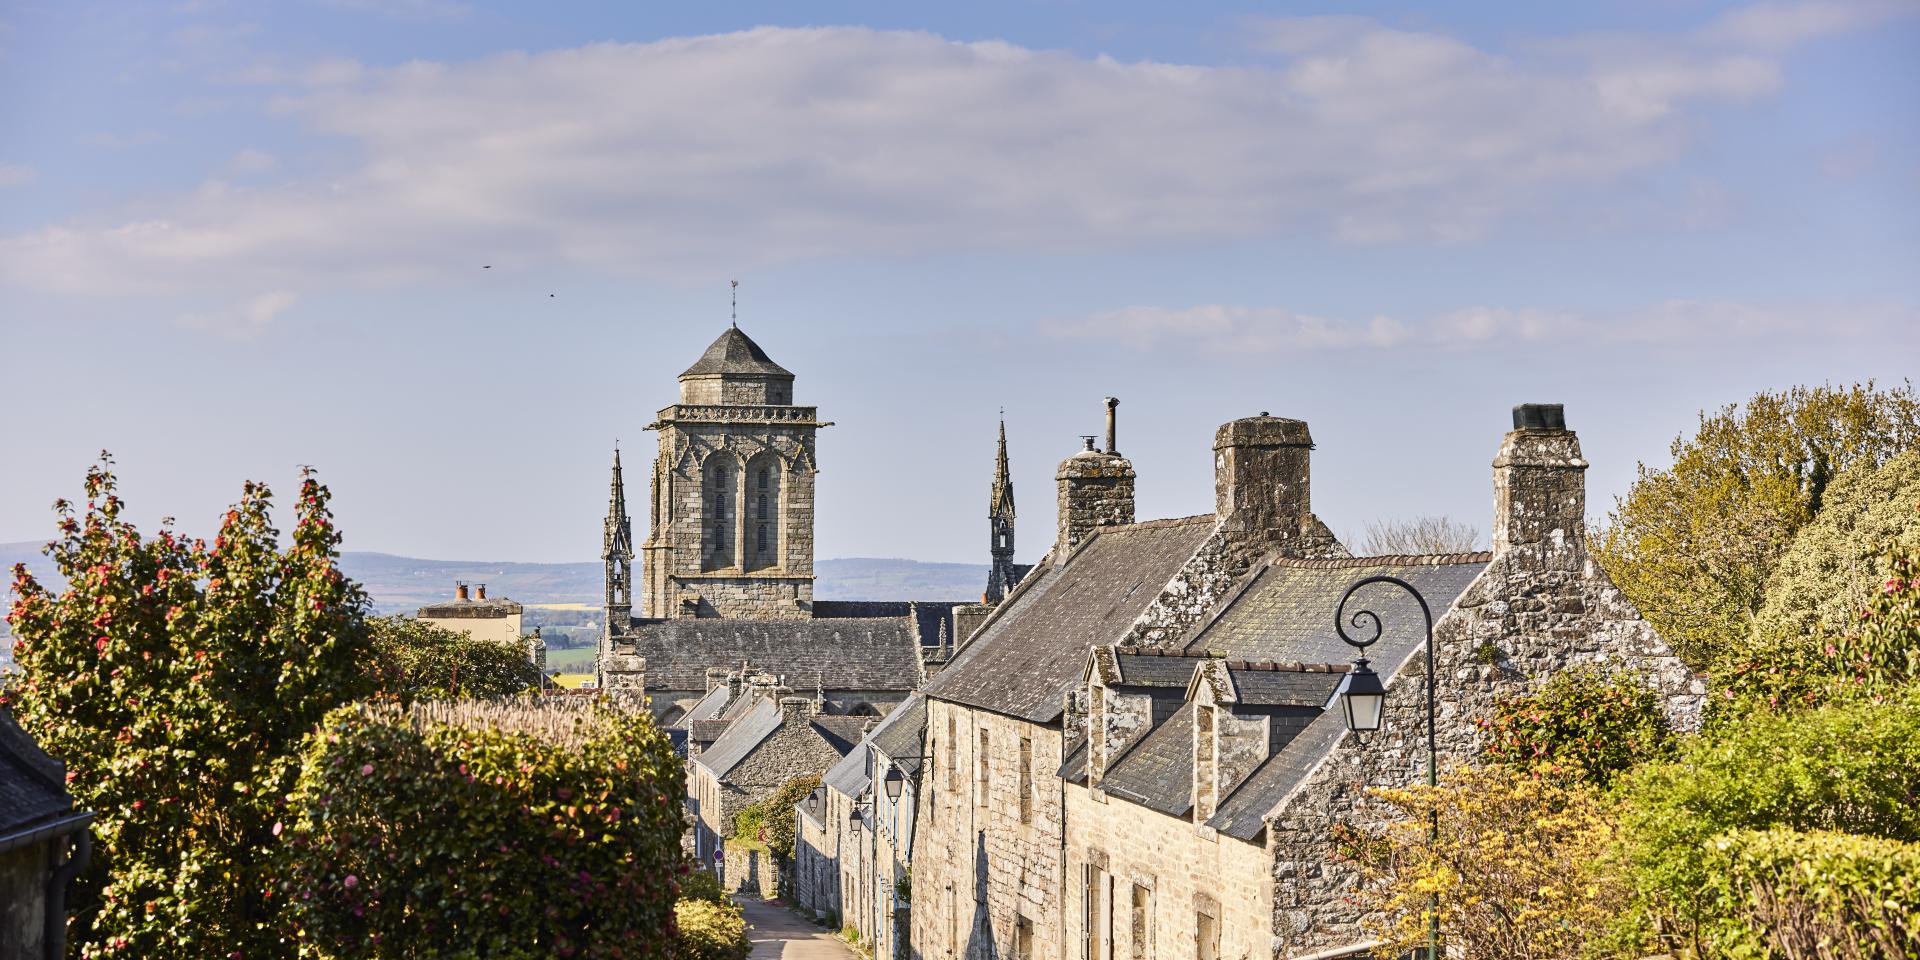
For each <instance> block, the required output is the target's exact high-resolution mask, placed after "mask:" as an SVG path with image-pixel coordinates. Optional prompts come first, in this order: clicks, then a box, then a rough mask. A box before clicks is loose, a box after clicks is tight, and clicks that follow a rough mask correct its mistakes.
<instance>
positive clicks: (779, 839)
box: [733, 773, 820, 860]
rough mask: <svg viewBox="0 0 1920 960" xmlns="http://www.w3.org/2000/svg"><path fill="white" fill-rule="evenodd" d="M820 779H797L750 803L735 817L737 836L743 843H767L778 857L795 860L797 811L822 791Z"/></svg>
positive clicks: (807, 777) (734, 824) (815, 775)
mask: <svg viewBox="0 0 1920 960" xmlns="http://www.w3.org/2000/svg"><path fill="white" fill-rule="evenodd" d="M819 787H820V775H819V774H817V773H815V774H808V775H807V776H804V777H794V778H793V779H791V780H788V781H787V782H786V783H783V784H781V785H780V789H778V790H775V791H774V792H773V795H772V796H770V797H767V798H766V799H765V800H761V801H759V802H758V803H750V804H748V805H746V806H744V807H742V808H740V810H739V811H737V812H736V813H735V814H734V815H733V831H734V832H733V835H734V837H735V838H737V839H739V840H744V841H747V842H754V843H765V844H766V845H767V848H768V849H770V850H772V851H773V852H774V854H775V855H776V856H779V857H782V858H784V859H789V860H790V859H792V858H793V857H794V855H795V853H794V844H795V842H796V841H798V839H799V836H798V834H797V832H796V830H795V826H794V814H793V808H794V806H795V805H796V804H798V803H799V802H800V801H802V800H805V799H806V798H807V794H810V793H812V792H813V791H815V790H817V789H819Z"/></svg>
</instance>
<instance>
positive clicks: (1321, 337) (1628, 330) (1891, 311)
mask: <svg viewBox="0 0 1920 960" xmlns="http://www.w3.org/2000/svg"><path fill="white" fill-rule="evenodd" d="M1916 326H1920V309H1916V308H1914V307H1912V306H1907V305H1902V304H1889V303H1839V302H1814V301H1807V302H1791V303H1788V302H1783V303H1773V304H1756V303H1746V302H1741V301H1734V300H1685V299H1676V300H1667V301H1663V302H1660V303H1656V304H1652V305H1649V306H1646V307H1642V308H1640V309H1637V310H1624V311H1615V312H1582V311H1572V310H1543V309H1534V308H1508V307H1489V306H1473V307H1463V308H1461V309H1457V310H1451V311H1447V312H1445V313H1442V314H1439V315H1437V316H1433V317H1428V318H1425V319H1421V320H1416V321H1401V320H1399V319H1396V318H1393V317H1388V316H1375V317H1373V318H1371V319H1367V320H1343V319H1335V318H1328V317H1319V316H1312V315H1308V314H1302V313H1297V312H1294V311H1291V310H1288V309H1286V308H1283V307H1250V306H1238V305H1228V304H1202V305H1198V306H1191V307H1156V306H1131V307H1123V308H1121V309H1119V310H1113V311H1108V312H1105V313H1099V314H1094V315H1092V316H1086V317H1073V318H1063V319H1058V320H1055V321H1052V322H1050V323H1048V324H1047V325H1046V327H1045V329H1046V332H1047V333H1048V334H1050V335H1052V336H1054V337H1057V338H1060V339H1065V340H1081V341H1098V342H1103V343H1110V344H1116V345H1119V346H1122V347H1126V348H1129V349H1133V350H1137V351H1141V352H1153V351H1158V350H1166V349H1181V350H1190V351H1195V352H1200V353H1207V354H1213V355H1220V356H1233V355H1255V356H1257V355H1268V354H1277V353H1303V352H1309V351H1316V350H1374V349H1389V348H1393V347H1399V346H1422V347H1454V348H1462V349H1486V348H1492V347H1497V346H1499V345H1502V344H1507V343H1512V342H1543V341H1559V342H1564V343H1566V344H1568V345H1570V346H1600V345H1609V344H1641V345H1663V344H1665V345H1671V344H1683V343H1703V342H1710V341H1714V340H1724V341H1729V342H1734V341H1754V340H1760V341H1768V342H1785V341H1789V340H1792V339H1795V338H1802V339H1804V338H1808V337H1834V336H1843V335H1847V334H1855V333H1872V332H1880V333H1888V332H1892V333H1896V334H1897V333H1898V332H1900V331H1904V330H1911V329H1914V328H1915V327H1916Z"/></svg>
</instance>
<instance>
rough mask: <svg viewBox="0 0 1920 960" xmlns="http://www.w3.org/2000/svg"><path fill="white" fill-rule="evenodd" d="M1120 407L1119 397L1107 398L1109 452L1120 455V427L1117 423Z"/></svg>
mask: <svg viewBox="0 0 1920 960" xmlns="http://www.w3.org/2000/svg"><path fill="white" fill-rule="evenodd" d="M1119 409H1120V400H1119V398H1117V397H1108V398H1107V452H1108V453H1110V454H1113V455H1114V456H1119V455H1120V443H1119V439H1118V429H1119V427H1118V423H1117V421H1118V419H1119V415H1118V411H1119Z"/></svg>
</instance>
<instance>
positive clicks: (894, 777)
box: [885, 763, 907, 800]
mask: <svg viewBox="0 0 1920 960" xmlns="http://www.w3.org/2000/svg"><path fill="white" fill-rule="evenodd" d="M885 782H886V785H887V799H888V800H898V799H900V790H901V788H902V787H904V786H906V783H907V777H906V775H905V774H903V773H901V772H900V765H899V764H897V763H890V764H887V776H886V781H885Z"/></svg>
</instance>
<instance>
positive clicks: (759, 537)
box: [753, 501, 767, 553]
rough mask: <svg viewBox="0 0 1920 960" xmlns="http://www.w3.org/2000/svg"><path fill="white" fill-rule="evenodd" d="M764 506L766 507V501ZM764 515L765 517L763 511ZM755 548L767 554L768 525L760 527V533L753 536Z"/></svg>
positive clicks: (763, 513) (763, 502)
mask: <svg viewBox="0 0 1920 960" xmlns="http://www.w3.org/2000/svg"><path fill="white" fill-rule="evenodd" d="M762 505H763V506H764V505H765V501H762ZM762 515H763V516H764V515H765V511H762ZM753 548H754V549H755V550H758V551H760V552H761V553H766V552H767V525H766V524H764V523H763V524H761V525H760V531H759V532H758V533H756V534H754V536H753Z"/></svg>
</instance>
